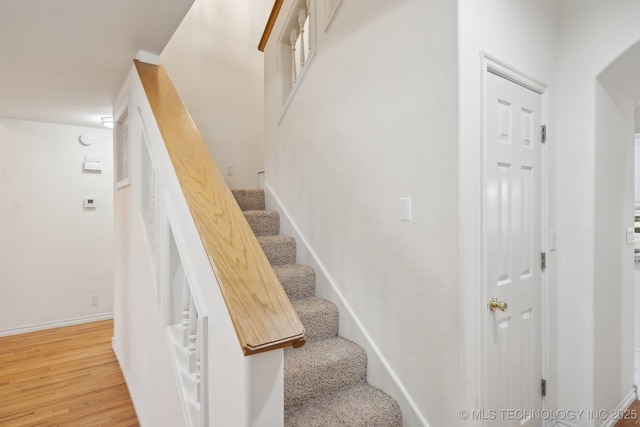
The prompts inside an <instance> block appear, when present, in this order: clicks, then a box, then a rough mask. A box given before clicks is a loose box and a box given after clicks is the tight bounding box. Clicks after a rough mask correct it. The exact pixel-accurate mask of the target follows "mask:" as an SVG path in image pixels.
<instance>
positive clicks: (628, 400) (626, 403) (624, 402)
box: [601, 387, 636, 427]
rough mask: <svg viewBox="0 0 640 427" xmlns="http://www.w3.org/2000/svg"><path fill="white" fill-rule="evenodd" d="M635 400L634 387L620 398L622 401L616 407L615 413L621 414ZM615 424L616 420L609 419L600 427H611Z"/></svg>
mask: <svg viewBox="0 0 640 427" xmlns="http://www.w3.org/2000/svg"><path fill="white" fill-rule="evenodd" d="M635 399H636V390H635V387H634V388H632V389H631V390H629V392H628V393H627V394H626V395H625V396H624V397H623V398H622V401H621V402H620V403H619V404H618V406H616V407H615V409H614V411H615V413H621V414H623V413H624V411H625V410H626V409H627V408H629V406H630V405H631V403H633V401H634V400H635ZM617 422H618V420H617V419H614V418H611V419H608V420H605V421H604V422H603V423H602V425H601V427H613V426H614V425H615V424H616V423H617Z"/></svg>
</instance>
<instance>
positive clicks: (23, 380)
mask: <svg viewBox="0 0 640 427" xmlns="http://www.w3.org/2000/svg"><path fill="white" fill-rule="evenodd" d="M112 336H113V321H111V320H107V321H101V322H93V323H87V324H83V325H77V326H69V327H65V328H58V329H50V330H46V331H39V332H33V333H28V334H21V335H14V336H9V337H0V426H11V427H18V426H25V427H26V426H29V427H35V426H47V427H49V426H65V427H66V426H82V427H89V426H110V427H129V426H138V425H139V424H138V419H137V418H136V413H135V411H134V409H133V405H132V404H131V398H130V396H129V391H128V389H127V386H126V384H125V382H124V377H123V376H122V372H121V371H120V366H119V365H118V362H117V360H116V357H115V354H114V353H113V350H112V349H111V337H112Z"/></svg>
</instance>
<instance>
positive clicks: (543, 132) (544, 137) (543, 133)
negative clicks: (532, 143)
mask: <svg viewBox="0 0 640 427" xmlns="http://www.w3.org/2000/svg"><path fill="white" fill-rule="evenodd" d="M541 136H542V143H543V144H546V142H547V125H542V129H541Z"/></svg>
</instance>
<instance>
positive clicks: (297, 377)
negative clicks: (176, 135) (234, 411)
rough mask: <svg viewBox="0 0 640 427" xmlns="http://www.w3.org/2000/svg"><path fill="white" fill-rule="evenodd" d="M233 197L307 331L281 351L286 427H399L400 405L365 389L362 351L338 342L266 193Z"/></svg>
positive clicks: (332, 314) (331, 311)
mask: <svg viewBox="0 0 640 427" xmlns="http://www.w3.org/2000/svg"><path fill="white" fill-rule="evenodd" d="M231 191H232V193H233V196H234V197H235V199H236V201H237V202H238V205H239V206H240V209H241V210H242V211H243V213H244V216H245V218H246V219H247V222H248V223H249V225H250V227H251V229H252V230H253V232H254V234H255V235H256V239H257V240H258V243H260V246H261V247H262V250H263V251H264V253H265V255H266V256H267V259H268V260H269V262H270V263H271V266H272V267H273V270H274V272H275V273H276V275H277V276H278V280H279V281H280V283H281V284H282V287H283V289H284V290H285V292H286V293H287V296H288V297H289V299H290V300H291V301H292V304H293V306H294V308H295V309H296V312H297V313H298V316H299V317H300V320H301V321H302V323H303V325H304V327H305V330H306V339H307V342H306V344H305V345H304V346H302V347H300V348H297V349H294V348H287V349H285V350H284V416H285V426H287V427H302V426H304V427H320V426H323V427H338V426H345V427H364V426H373V427H400V426H402V413H401V411H400V407H399V405H398V403H397V402H396V401H395V400H394V399H393V398H391V397H390V396H388V395H387V394H385V393H384V392H382V391H381V390H378V389H377V388H375V387H373V386H371V385H369V384H367V383H366V375H367V354H366V352H365V351H364V349H363V348H362V347H360V346H359V345H357V344H355V343H353V342H351V341H349V340H346V339H344V338H341V337H339V336H337V334H338V325H339V313H338V308H337V307H336V305H335V304H334V303H332V302H330V301H326V300H323V299H320V298H316V297H315V288H316V273H315V271H314V269H313V268H312V267H309V266H306V265H300V264H296V240H295V239H294V238H293V237H289V236H281V235H279V233H280V216H279V214H278V213H277V212H275V211H266V210H265V196H264V191H263V190H243V189H233V190H231Z"/></svg>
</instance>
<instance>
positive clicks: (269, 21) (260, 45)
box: [258, 0, 283, 52]
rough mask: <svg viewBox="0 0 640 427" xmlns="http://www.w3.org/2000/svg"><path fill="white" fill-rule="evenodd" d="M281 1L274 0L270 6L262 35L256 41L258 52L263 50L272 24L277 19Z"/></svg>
mask: <svg viewBox="0 0 640 427" xmlns="http://www.w3.org/2000/svg"><path fill="white" fill-rule="evenodd" d="M282 2H283V0H275V2H274V3H273V8H271V13H270V14H269V19H267V24H266V25H265V27H264V31H263V32H262V37H261V38H260V43H258V50H259V51H260V52H264V48H265V46H266V45H267V42H268V41H269V36H271V31H272V30H273V26H274V25H275V23H276V19H278V14H280V9H281V8H282Z"/></svg>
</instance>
